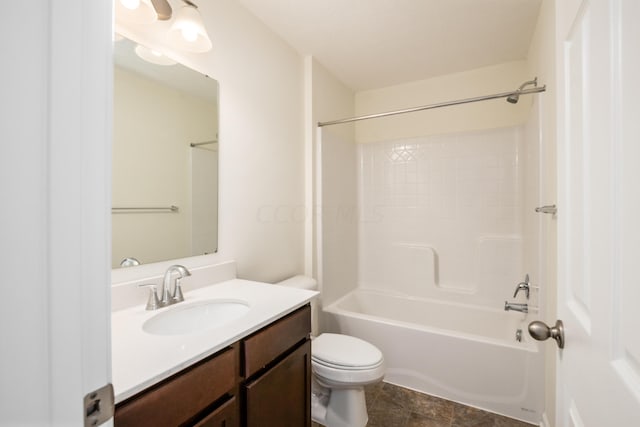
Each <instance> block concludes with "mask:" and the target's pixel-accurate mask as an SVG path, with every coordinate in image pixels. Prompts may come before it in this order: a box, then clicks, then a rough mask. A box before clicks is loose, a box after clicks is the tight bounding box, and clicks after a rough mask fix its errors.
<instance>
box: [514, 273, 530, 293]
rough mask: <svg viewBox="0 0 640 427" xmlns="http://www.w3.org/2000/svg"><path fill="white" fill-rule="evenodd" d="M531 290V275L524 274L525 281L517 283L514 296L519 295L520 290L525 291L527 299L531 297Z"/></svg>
mask: <svg viewBox="0 0 640 427" xmlns="http://www.w3.org/2000/svg"><path fill="white" fill-rule="evenodd" d="M530 290H531V286H530V285H529V275H528V274H527V275H525V276H524V282H520V283H518V284H517V285H516V291H515V292H514V293H513V297H514V298H515V297H517V296H518V292H520V291H524V294H525V295H526V297H527V299H529V291H530Z"/></svg>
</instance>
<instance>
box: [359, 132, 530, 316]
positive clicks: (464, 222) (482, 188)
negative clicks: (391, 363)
mask: <svg viewBox="0 0 640 427" xmlns="http://www.w3.org/2000/svg"><path fill="white" fill-rule="evenodd" d="M522 153H523V129H522V128H521V127H514V128H503V129H494V130H489V131H479V132H472V133H464V134H448V135H441V136H428V137H421V138H412V139H403V140H395V141H386V142H379V143H369V144H361V145H359V146H358V161H359V167H358V175H359V176H358V193H359V198H360V200H359V210H360V221H359V230H358V240H359V241H358V247H359V248H358V257H359V260H358V263H359V272H358V278H359V280H358V281H359V285H360V286H362V287H367V288H376V289H383V290H386V291H391V292H396V293H402V294H407V295H413V296H420V297H429V298H437V299H440V300H447V301H457V302H463V303H470V304H475V305H484V306H487V307H493V308H496V304H502V301H504V300H506V299H510V298H511V296H512V293H513V287H514V284H516V283H518V282H519V281H521V280H522V277H521V276H523V275H524V272H523V271H522V254H523V237H522V229H523V226H522V217H523V210H522V209H523V208H522V206H523V200H524V196H523V190H524V184H523V183H524V179H523V172H524V167H523V165H522V164H521V161H522V158H521V154H522Z"/></svg>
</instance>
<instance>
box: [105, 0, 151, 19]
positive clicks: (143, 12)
mask: <svg viewBox="0 0 640 427" xmlns="http://www.w3.org/2000/svg"><path fill="white" fill-rule="evenodd" d="M115 3H116V5H115V6H116V7H115V9H116V10H115V12H116V20H117V21H122V22H126V23H130V24H151V23H153V22H156V20H157V19H158V15H157V14H156V11H155V9H154V8H153V6H152V5H151V0H116V2H115Z"/></svg>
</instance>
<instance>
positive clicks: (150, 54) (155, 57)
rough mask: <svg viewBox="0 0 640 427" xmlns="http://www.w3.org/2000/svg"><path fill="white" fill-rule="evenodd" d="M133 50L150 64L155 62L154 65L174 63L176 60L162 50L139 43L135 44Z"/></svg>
mask: <svg viewBox="0 0 640 427" xmlns="http://www.w3.org/2000/svg"><path fill="white" fill-rule="evenodd" d="M135 51H136V55H138V56H139V57H140V58H142V59H144V60H145V61H147V62H150V63H152V64H156V65H175V64H176V61H174V60H173V59H171V58H169V57H168V56H166V55H165V54H163V53H162V52H158V51H157V50H155V49H150V48H148V47H146V46H142V45H141V44H139V45H137V46H136V48H135Z"/></svg>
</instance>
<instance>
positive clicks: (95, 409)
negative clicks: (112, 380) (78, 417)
mask: <svg viewBox="0 0 640 427" xmlns="http://www.w3.org/2000/svg"><path fill="white" fill-rule="evenodd" d="M114 412H115V405H114V398H113V385H111V384H107V385H105V386H104V387H100V388H99V389H97V390H94V391H92V392H91V393H88V394H87V395H86V396H85V397H84V427H94V426H99V425H100V424H102V423H104V422H105V421H107V420H109V419H110V418H111V417H113V414H114Z"/></svg>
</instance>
